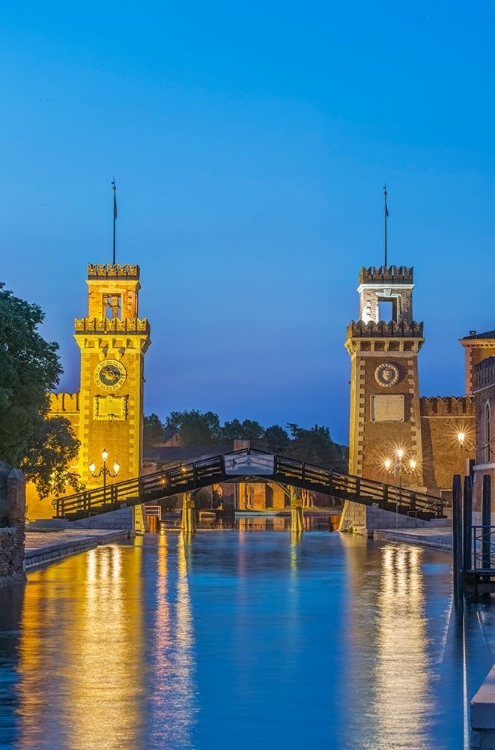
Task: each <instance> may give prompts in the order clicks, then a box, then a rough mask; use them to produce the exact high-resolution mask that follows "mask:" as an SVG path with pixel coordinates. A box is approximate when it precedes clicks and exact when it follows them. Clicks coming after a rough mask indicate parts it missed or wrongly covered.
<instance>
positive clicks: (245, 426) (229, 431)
mask: <svg viewBox="0 0 495 750" xmlns="http://www.w3.org/2000/svg"><path fill="white" fill-rule="evenodd" d="M264 435H265V430H264V428H263V427H262V426H261V425H260V423H259V422H256V421H254V420H252V419H245V420H244V421H243V422H239V420H238V419H233V420H232V422H225V424H224V425H223V427H222V438H223V439H224V440H225V441H229V440H252V441H253V442H255V441H260V440H263V437H264Z"/></svg>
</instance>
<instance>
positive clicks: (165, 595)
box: [149, 534, 196, 748]
mask: <svg viewBox="0 0 495 750" xmlns="http://www.w3.org/2000/svg"><path fill="white" fill-rule="evenodd" d="M189 543H190V542H189ZM186 544H187V542H186V541H185V538H184V536H183V535H182V534H180V535H179V536H178V538H177V569H176V570H174V569H171V568H170V565H169V562H170V559H169V558H170V552H171V550H170V549H169V539H168V537H167V535H166V534H163V535H160V536H159V538H158V551H157V585H156V596H157V603H156V614H155V621H154V624H153V629H152V632H151V633H149V637H150V638H151V640H152V642H153V650H154V664H153V670H152V675H151V685H150V691H151V696H150V700H151V706H152V708H151V722H150V724H151V725H150V727H149V731H150V734H151V737H152V738H153V741H154V743H156V744H157V746H160V747H163V748H167V747H192V744H193V739H192V736H191V733H192V730H193V726H194V723H195V714H196V709H195V698H194V679H193V677H194V654H193V643H194V639H193V624H192V614H191V603H190V596H189V581H188V572H187V559H186V554H187V550H186ZM172 559H173V558H172ZM174 584H175V586H174Z"/></svg>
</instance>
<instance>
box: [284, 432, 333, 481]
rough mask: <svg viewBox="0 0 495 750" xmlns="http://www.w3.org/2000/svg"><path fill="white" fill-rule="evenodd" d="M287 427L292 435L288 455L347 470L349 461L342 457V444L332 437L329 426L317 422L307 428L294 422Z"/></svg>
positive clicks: (308, 461)
mask: <svg viewBox="0 0 495 750" xmlns="http://www.w3.org/2000/svg"><path fill="white" fill-rule="evenodd" d="M287 427H288V428H289V430H290V433H291V435H292V440H291V441H290V443H289V446H288V449H287V455H288V456H290V457H291V458H297V459H299V461H306V462H307V463H312V464H316V465H319V466H328V467H332V468H334V469H337V470H339V471H346V470H347V462H346V461H345V460H344V459H343V458H342V454H341V450H340V446H338V445H337V444H336V443H334V442H333V440H332V439H331V437H330V430H329V429H328V427H321V426H320V425H316V424H315V426H314V427H311V429H309V430H306V429H304V428H303V427H299V426H298V425H297V424H294V423H290V424H288V425H287Z"/></svg>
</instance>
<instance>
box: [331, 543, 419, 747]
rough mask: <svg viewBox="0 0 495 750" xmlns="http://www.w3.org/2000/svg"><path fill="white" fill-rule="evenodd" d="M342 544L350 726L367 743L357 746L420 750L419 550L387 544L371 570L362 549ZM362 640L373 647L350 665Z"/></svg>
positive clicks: (360, 647) (355, 544) (368, 559)
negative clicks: (352, 701)
mask: <svg viewBox="0 0 495 750" xmlns="http://www.w3.org/2000/svg"><path fill="white" fill-rule="evenodd" d="M342 541H343V543H344V546H345V548H346V552H347V559H348V566H349V568H350V569H351V572H352V575H351V576H350V585H351V587H352V589H353V592H352V596H351V597H349V600H348V601H349V607H350V612H349V617H348V623H349V629H350V632H349V637H350V643H349V654H350V657H351V658H350V665H349V667H350V679H351V680H352V682H353V683H354V685H355V690H356V693H359V696H358V703H357V705H356V715H355V724H356V725H357V726H359V725H360V724H362V727H363V732H364V731H366V734H367V736H368V738H369V742H368V744H363V745H362V746H363V747H368V748H370V750H375V748H376V747H378V746H379V747H384V748H385V747H386V748H387V749H388V748H390V750H393V749H397V750H399V748H400V750H406V749H409V748H410V749H411V750H426V749H427V748H428V745H426V744H425V742H426V741H427V740H426V736H427V726H428V724H429V722H430V720H431V695H430V694H429V690H428V677H427V674H428V669H427V664H428V653H427V619H426V615H425V594H424V580H423V573H422V570H421V559H422V555H423V550H422V549H420V548H418V547H411V546H406V545H386V546H385V547H383V548H382V549H381V550H380V552H381V560H380V565H377V564H376V563H377V559H376V558H375V559H374V560H373V559H371V558H370V557H369V556H368V555H367V552H366V546H365V544H362V545H360V544H359V543H356V542H355V540H346V539H345V535H343V540H342ZM376 576H379V579H378V580H376ZM372 579H374V581H373V583H374V584H375V585H371V584H372ZM377 588H378V592H379V593H378V597H376V590H377ZM365 640H366V641H367V642H368V644H369V643H370V642H371V643H372V645H373V648H372V649H368V653H370V654H371V656H370V657H369V658H368V661H366V662H364V663H363V662H362V661H360V662H359V663H357V662H354V661H353V660H352V655H353V654H354V653H363V648H362V646H360V645H359V644H360V643H362V642H363V641H365ZM378 738H379V740H378ZM377 741H379V743H380V744H379V745H377V744H376V742H377ZM428 750H430V748H428Z"/></svg>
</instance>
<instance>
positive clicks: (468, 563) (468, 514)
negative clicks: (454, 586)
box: [462, 476, 473, 576]
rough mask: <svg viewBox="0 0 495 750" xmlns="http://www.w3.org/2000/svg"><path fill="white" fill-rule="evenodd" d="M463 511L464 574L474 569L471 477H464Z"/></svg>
mask: <svg viewBox="0 0 495 750" xmlns="http://www.w3.org/2000/svg"><path fill="white" fill-rule="evenodd" d="M462 510H463V513H462V515H463V519H462V520H463V524H462V529H463V549H464V554H463V573H464V576H465V575H466V571H467V570H471V569H472V567H473V560H472V556H473V553H472V550H473V483H472V480H471V477H470V476H467V477H464V502H463V506H462Z"/></svg>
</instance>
